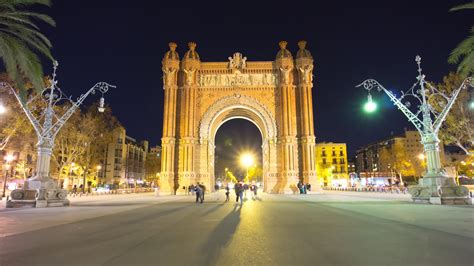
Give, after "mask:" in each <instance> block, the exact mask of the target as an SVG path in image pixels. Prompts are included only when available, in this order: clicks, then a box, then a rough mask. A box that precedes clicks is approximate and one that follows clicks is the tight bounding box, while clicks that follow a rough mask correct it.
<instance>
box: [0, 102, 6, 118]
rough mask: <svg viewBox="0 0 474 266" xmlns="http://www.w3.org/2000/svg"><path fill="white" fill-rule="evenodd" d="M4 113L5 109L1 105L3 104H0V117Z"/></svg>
mask: <svg viewBox="0 0 474 266" xmlns="http://www.w3.org/2000/svg"><path fill="white" fill-rule="evenodd" d="M6 112H7V108H6V107H5V105H3V103H1V102H0V115H3V114H4V113H6Z"/></svg>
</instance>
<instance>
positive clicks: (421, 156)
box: [418, 153, 425, 161]
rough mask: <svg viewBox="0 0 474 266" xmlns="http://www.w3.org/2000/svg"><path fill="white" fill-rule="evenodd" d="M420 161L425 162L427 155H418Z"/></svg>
mask: <svg viewBox="0 0 474 266" xmlns="http://www.w3.org/2000/svg"><path fill="white" fill-rule="evenodd" d="M418 159H420V160H422V161H423V160H425V154H424V153H420V154H418Z"/></svg>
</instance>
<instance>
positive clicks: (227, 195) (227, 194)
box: [225, 184, 230, 202]
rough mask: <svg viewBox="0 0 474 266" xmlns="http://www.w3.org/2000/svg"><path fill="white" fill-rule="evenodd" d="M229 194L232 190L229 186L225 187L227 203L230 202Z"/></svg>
mask: <svg viewBox="0 0 474 266" xmlns="http://www.w3.org/2000/svg"><path fill="white" fill-rule="evenodd" d="M229 194H230V188H229V184H227V185H226V186H225V202H229Z"/></svg>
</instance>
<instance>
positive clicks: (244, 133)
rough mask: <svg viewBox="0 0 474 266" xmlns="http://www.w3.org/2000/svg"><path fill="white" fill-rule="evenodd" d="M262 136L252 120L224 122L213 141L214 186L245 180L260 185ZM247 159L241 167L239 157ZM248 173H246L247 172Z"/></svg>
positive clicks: (239, 119) (261, 178) (238, 119)
mask: <svg viewBox="0 0 474 266" xmlns="http://www.w3.org/2000/svg"><path fill="white" fill-rule="evenodd" d="M262 140H263V139H262V133H261V131H260V129H259V128H258V127H257V126H256V125H255V124H254V123H253V122H251V121H249V120H247V119H242V118H235V119H231V120H227V121H225V122H224V123H222V124H221V126H219V127H218V129H217V131H216V135H215V138H214V145H215V152H214V155H215V156H214V178H215V182H216V185H218V186H221V187H222V186H225V185H226V184H228V183H233V182H236V181H237V180H241V179H245V177H246V176H247V175H248V176H247V177H248V181H249V182H255V183H256V184H260V185H263V171H262V165H263V158H262V152H263V151H262ZM243 157H246V158H250V159H251V161H250V162H249V161H247V163H249V165H242V158H243ZM247 170H248V172H247Z"/></svg>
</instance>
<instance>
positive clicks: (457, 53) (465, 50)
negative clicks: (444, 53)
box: [448, 34, 474, 64]
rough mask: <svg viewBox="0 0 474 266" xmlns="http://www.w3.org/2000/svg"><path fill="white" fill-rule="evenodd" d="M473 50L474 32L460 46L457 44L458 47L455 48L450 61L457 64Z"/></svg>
mask: <svg viewBox="0 0 474 266" xmlns="http://www.w3.org/2000/svg"><path fill="white" fill-rule="evenodd" d="M472 52H474V34H472V35H471V36H469V37H468V38H467V39H465V40H463V41H462V42H461V43H459V44H458V46H456V48H454V50H453V51H452V52H451V54H450V56H449V59H448V62H449V63H451V64H457V63H458V62H459V60H460V59H461V58H462V57H464V56H467V55H468V54H470V53H472Z"/></svg>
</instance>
